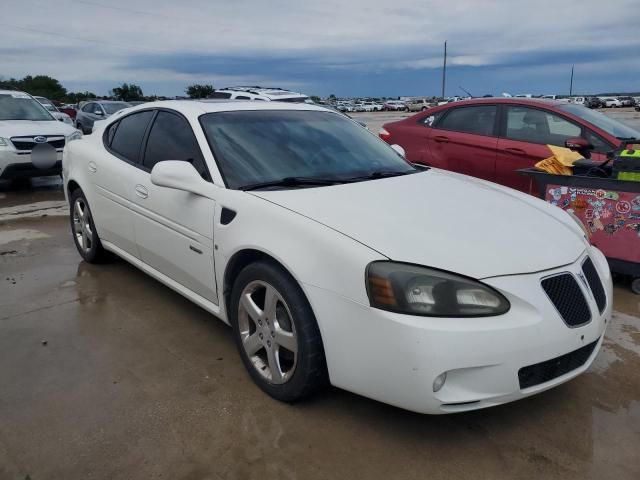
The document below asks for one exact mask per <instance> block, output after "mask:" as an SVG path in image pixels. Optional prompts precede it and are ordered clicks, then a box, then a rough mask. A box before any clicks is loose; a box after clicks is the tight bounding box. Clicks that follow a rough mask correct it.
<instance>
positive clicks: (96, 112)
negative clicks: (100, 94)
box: [93, 110, 104, 117]
mask: <svg viewBox="0 0 640 480" xmlns="http://www.w3.org/2000/svg"><path fill="white" fill-rule="evenodd" d="M93 114H94V115H98V116H99V117H101V116H102V115H104V113H102V110H95V111H94V112H93Z"/></svg>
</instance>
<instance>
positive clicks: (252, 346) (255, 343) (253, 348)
mask: <svg viewBox="0 0 640 480" xmlns="http://www.w3.org/2000/svg"><path fill="white" fill-rule="evenodd" d="M242 344H243V346H244V349H245V351H246V352H247V355H249V356H250V357H251V356H253V355H255V354H256V353H257V352H258V351H259V350H260V349H261V348H262V341H261V340H260V337H259V334H258V332H255V333H253V334H251V335H247V336H246V337H245V338H244V339H243V340H242Z"/></svg>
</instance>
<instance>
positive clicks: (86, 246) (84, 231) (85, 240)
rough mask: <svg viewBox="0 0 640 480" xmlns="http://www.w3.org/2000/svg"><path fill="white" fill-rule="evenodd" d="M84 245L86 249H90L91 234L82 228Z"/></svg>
mask: <svg viewBox="0 0 640 480" xmlns="http://www.w3.org/2000/svg"><path fill="white" fill-rule="evenodd" d="M82 246H83V248H84V249H85V250H88V249H89V236H88V235H87V231H86V230H85V229H84V228H83V229H82Z"/></svg>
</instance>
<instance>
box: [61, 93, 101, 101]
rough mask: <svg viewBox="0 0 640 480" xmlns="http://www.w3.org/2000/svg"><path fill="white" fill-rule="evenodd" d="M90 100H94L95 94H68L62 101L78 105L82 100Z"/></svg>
mask: <svg viewBox="0 0 640 480" xmlns="http://www.w3.org/2000/svg"><path fill="white" fill-rule="evenodd" d="M91 98H96V94H95V93H93V92H87V91H85V92H69V93H67V95H66V97H65V98H64V101H65V102H66V103H79V102H82V101H83V100H89V99H91Z"/></svg>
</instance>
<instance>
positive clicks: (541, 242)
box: [251, 169, 586, 279]
mask: <svg viewBox="0 0 640 480" xmlns="http://www.w3.org/2000/svg"><path fill="white" fill-rule="evenodd" d="M251 193H252V194H254V195H256V196H258V197H260V198H262V199H264V200H267V201H269V202H272V203H274V204H277V205H280V206H281V207H284V208H287V209H289V210H292V211H294V212H297V213H299V214H301V215H304V216H306V217H309V218H311V219H312V220H315V221H317V222H320V223H322V224H324V225H326V226H328V227H330V228H332V229H334V230H336V231H338V232H341V233H342V234H344V235H347V236H349V237H351V238H353V239H354V240H356V241H358V242H360V243H362V244H365V245H367V246H369V247H370V248H372V249H374V250H376V251H377V252H379V253H380V254H382V255H384V256H386V257H388V258H390V259H392V260H396V261H402V262H409V263H415V264H419V265H426V266H430V267H433V268H439V269H443V270H448V271H451V272H456V273H460V274H464V275H468V276H471V277H474V278H478V279H480V278H487V277H493V276H499V275H511V274H517V273H530V272H537V271H542V270H547V269H551V268H554V267H558V266H561V265H566V264H569V263H572V262H574V261H575V260H576V259H577V258H578V257H579V256H580V255H581V254H582V252H583V251H584V249H585V248H586V244H585V241H584V237H583V234H582V231H581V230H580V228H579V227H578V226H576V225H574V224H573V221H572V220H570V219H569V217H568V216H567V215H566V214H565V213H564V212H563V211H562V210H560V209H559V208H557V207H554V206H551V205H549V204H547V203H546V202H543V201H542V200H539V199H536V198H533V197H531V196H529V195H525V194H522V193H520V192H517V191H515V190H512V189H509V188H505V187H501V186H499V185H495V184H493V183H490V182H485V181H482V180H477V179H474V178H472V177H467V176H465V175H459V174H455V173H451V172H446V171H443V170H437V169H430V170H428V171H425V172H420V173H416V174H412V175H405V176H401V177H392V178H385V179H379V180H371V181H366V182H359V183H353V184H344V185H335V186H329V187H320V188H303V189H295V190H278V191H254V192H251Z"/></svg>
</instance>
